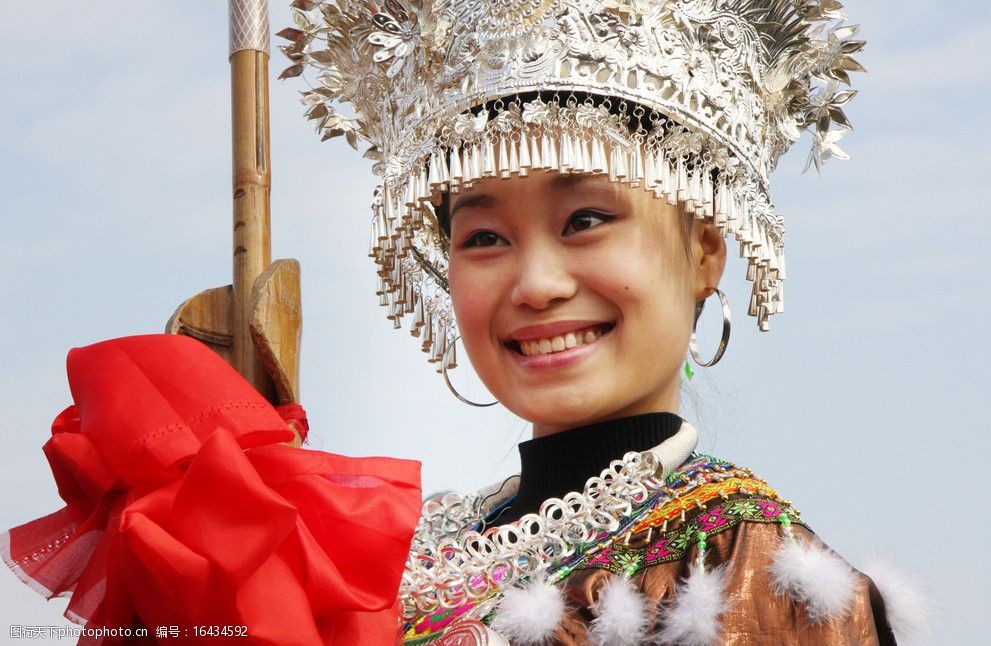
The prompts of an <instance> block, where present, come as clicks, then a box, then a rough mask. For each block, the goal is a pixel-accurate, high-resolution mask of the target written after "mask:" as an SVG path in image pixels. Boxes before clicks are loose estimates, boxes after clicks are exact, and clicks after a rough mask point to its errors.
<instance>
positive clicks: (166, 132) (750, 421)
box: [0, 0, 991, 644]
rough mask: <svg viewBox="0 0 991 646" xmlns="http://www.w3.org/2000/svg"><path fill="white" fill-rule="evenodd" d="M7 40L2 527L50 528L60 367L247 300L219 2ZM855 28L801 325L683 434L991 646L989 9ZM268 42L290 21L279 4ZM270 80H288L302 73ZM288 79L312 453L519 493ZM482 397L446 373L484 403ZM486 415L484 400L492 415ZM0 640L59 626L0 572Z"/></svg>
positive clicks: (347, 158)
mask: <svg viewBox="0 0 991 646" xmlns="http://www.w3.org/2000/svg"><path fill="white" fill-rule="evenodd" d="M8 5H10V6H6V7H5V11H4V19H3V21H2V23H0V79H2V86H0V87H2V90H0V91H2V100H0V250H2V253H0V267H2V269H3V275H4V280H3V281H2V284H3V301H4V303H5V305H4V310H3V314H2V315H0V338H2V339H3V344H4V346H3V358H4V366H3V369H2V371H0V393H2V395H0V426H2V428H3V438H4V444H5V450H4V451H3V452H2V454H0V474H2V475H0V479H2V480H0V482H2V485H3V486H2V494H0V501H2V502H0V525H2V526H4V527H9V526H11V525H15V524H19V523H22V522H25V521H28V520H30V519H33V518H35V517H37V516H40V515H44V514H47V513H50V512H52V511H55V510H56V509H57V508H58V507H59V506H60V501H59V499H58V496H57V493H56V491H55V487H54V484H53V482H52V478H51V474H50V472H49V469H48V466H47V464H46V463H45V461H44V458H43V456H42V453H41V445H42V444H43V443H44V441H45V439H46V437H47V436H48V434H49V431H48V428H49V425H50V423H51V420H52V419H53V418H54V416H55V415H56V414H57V413H58V412H59V411H60V410H61V409H62V408H63V407H64V406H65V405H67V404H68V403H69V402H70V400H69V394H68V389H67V387H66V382H65V374H64V358H65V353H66V351H67V349H68V348H70V347H73V346H78V345H85V344H88V343H91V342H95V341H98V340H101V339H105V338H109V337H114V336H122V335H126V334H135V333H146V332H155V331H160V330H161V329H162V327H163V325H164V323H165V321H166V320H167V319H168V317H169V315H170V314H171V313H172V311H173V309H174V308H175V307H176V306H177V305H178V304H179V303H180V302H181V301H183V300H184V299H186V298H188V297H189V296H191V295H193V294H195V293H197V292H199V291H201V290H203V289H206V288H208V287H214V286H218V285H222V284H225V283H227V282H229V280H230V278H229V272H230V267H229V244H230V242H229V237H228V236H229V234H228V230H229V227H230V204H229V197H228V196H229V181H230V180H229V173H230V171H229V168H230V161H229V136H230V135H229V130H230V125H229V116H228V114H229V88H228V68H227V62H226V58H227V35H226V34H227V27H226V3H222V2H218V1H214V2H202V1H198V2H194V1H191V0H187V1H184V2H179V1H174V2H142V3H77V2H68V1H52V2H45V3H42V4H41V5H37V6H35V5H32V4H29V3H20V4H16V5H14V4H13V3H8ZM847 9H848V10H849V13H850V14H851V16H852V17H853V18H854V19H855V20H854V22H860V23H862V24H863V25H864V27H863V32H862V34H863V36H864V37H865V38H866V39H867V40H868V42H869V45H868V49H867V50H866V51H865V52H864V53H863V55H862V56H861V61H862V62H863V63H864V65H865V66H866V67H867V68H868V69H869V74H867V75H859V76H858V78H857V82H856V87H857V88H858V89H859V90H860V95H859V96H858V97H857V99H856V100H855V101H854V102H853V104H852V105H851V106H850V108H849V110H848V115H849V116H850V118H851V119H852V120H853V122H854V125H855V126H856V128H857V129H856V131H855V132H854V133H852V134H850V135H849V136H848V137H847V138H846V139H845V140H844V144H845V148H846V149H847V151H848V152H850V153H851V154H852V155H853V160H852V161H849V162H830V163H829V164H827V166H826V168H825V169H824V171H823V174H822V177H821V178H818V177H816V176H815V175H814V174H807V175H805V176H802V175H801V173H800V171H801V168H802V165H803V162H804V155H805V152H806V149H807V146H808V141H806V140H802V141H801V142H800V143H799V144H798V146H797V149H796V150H795V151H794V153H793V154H791V155H789V156H788V157H787V158H786V159H785V160H783V161H782V164H781V167H780V169H779V171H778V173H777V175H776V177H775V187H774V197H775V201H776V203H777V206H778V208H779V209H780V211H781V212H783V213H784V215H785V218H786V221H787V225H788V234H787V238H786V249H787V254H788V270H789V277H788V281H787V283H786V303H787V309H786V312H785V313H784V314H781V315H780V316H777V317H775V319H774V320H773V329H772V332H770V333H769V334H759V333H758V332H757V331H756V328H755V326H753V324H752V321H750V320H749V319H748V317H746V316H745V315H744V314H743V310H744V306H743V304H744V303H745V301H746V295H747V292H748V290H747V288H746V286H745V285H744V283H743V281H742V280H741V278H740V276H741V274H742V270H743V266H742V264H741V263H740V262H739V261H736V262H733V263H731V265H730V267H729V269H728V272H727V280H726V286H727V292H728V294H729V296H730V299H731V304H732V305H733V306H734V308H735V309H734V311H735V312H736V317H735V318H736V321H737V326H736V327H735V328H734V331H733V338H732V341H731V343H730V347H729V350H728V352H727V355H726V358H725V359H724V360H723V362H722V363H721V364H720V365H719V366H718V367H717V368H715V369H712V370H709V371H704V370H699V371H698V372H699V376H698V377H696V380H695V383H694V384H693V386H692V388H693V390H694V395H693V397H692V400H693V402H696V403H689V404H688V405H686V406H685V408H684V409H683V411H682V412H683V414H684V415H685V416H686V417H688V418H689V419H691V420H692V421H693V422H694V423H695V424H696V426H697V427H698V428H699V430H700V432H701V433H702V436H703V440H702V448H703V449H705V450H707V451H711V452H714V453H717V454H719V455H722V456H725V457H728V458H731V459H734V460H736V461H738V462H740V463H742V464H747V465H749V466H751V467H753V468H754V470H755V471H756V472H757V473H759V474H761V475H762V476H763V477H765V478H766V479H768V480H769V481H770V482H771V484H772V485H774V486H775V487H777V488H778V490H779V491H780V492H781V493H782V494H783V495H785V496H786V497H788V498H790V499H791V500H793V501H795V503H796V505H797V506H798V507H799V508H801V509H802V510H803V512H804V515H805V517H806V518H807V520H808V522H809V523H810V524H811V525H812V527H813V528H814V529H815V530H816V531H818V532H819V533H820V534H821V535H822V536H823V537H824V538H825V539H826V541H827V542H829V543H830V544H831V545H832V546H833V547H835V548H836V549H837V550H839V551H840V552H841V553H842V554H844V555H845V556H846V557H847V558H848V559H849V560H850V561H851V562H852V563H853V564H854V565H857V564H858V563H863V561H864V560H865V559H866V557H867V556H868V554H869V553H870V552H871V551H872V550H876V549H881V548H890V549H892V550H893V551H894V553H895V554H896V556H897V558H898V559H899V560H900V561H901V562H902V563H903V565H904V566H905V567H906V568H908V569H910V570H912V571H914V572H916V573H918V574H919V575H920V576H922V577H923V578H925V579H926V580H927V581H928V582H929V583H930V585H931V587H932V590H933V593H934V595H935V596H936V597H937V598H938V599H939V600H940V603H941V604H942V606H943V608H944V611H943V617H942V620H941V622H940V624H939V625H938V627H937V637H936V638H935V639H934V640H933V641H932V642H931V643H934V644H950V643H953V644H957V643H961V644H963V643H980V642H981V641H982V640H981V638H979V637H978V635H981V634H988V633H989V632H991V619H989V618H988V615H987V612H986V608H987V606H988V601H989V600H988V595H987V593H986V592H985V590H986V589H987V580H988V578H989V577H991V566H989V564H988V559H987V557H986V556H985V555H984V548H983V542H982V540H981V539H982V538H983V537H984V536H985V535H986V534H987V532H988V530H989V529H991V522H989V520H988V515H987V514H986V512H985V509H984V507H985V505H984V504H983V502H982V501H981V499H980V496H981V495H983V492H984V489H985V488H986V486H985V484H984V483H985V481H984V480H983V477H982V475H983V474H982V470H983V469H984V468H985V467H983V466H982V465H983V464H984V460H985V459H986V456H987V454H988V451H989V448H991V446H989V445H991V442H989V440H988V424H987V421H986V416H985V415H984V413H983V412H982V411H981V410H980V408H979V407H980V406H982V405H984V403H986V400H987V393H988V391H989V388H988V385H989V378H988V377H989V375H988V372H989V371H988V365H989V359H991V356H989V354H991V353H989V350H988V347H987V332H988V324H987V321H988V320H989V319H991V307H989V304H988V302H989V298H991V289H989V287H991V281H989V271H988V269H987V254H988V251H987V249H988V248H989V242H991V236H989V234H988V224H989V221H988V216H989V215H991V214H989V206H988V205H989V204H991V190H989V184H991V182H989V181H988V179H987V177H986V176H987V173H988V169H989V168H991V163H989V162H991V156H989V153H988V121H989V116H991V115H989V111H988V107H987V104H988V101H989V100H991V91H989V87H991V82H989V81H991V78H989V77H991V65H989V63H988V60H989V59H991V57H989V56H988V54H987V51H986V48H987V43H989V42H991V18H989V17H988V12H987V7H986V4H985V3H983V2H978V1H971V2H964V1H958V2H936V1H934V0H929V1H920V0H902V1H897V0H871V1H870V2H866V1H860V2H854V1H851V2H848V3H847ZM272 13H273V25H274V26H275V29H273V31H277V30H278V28H280V27H281V26H284V25H288V24H289V18H288V11H287V10H286V9H285V7H283V6H282V5H281V4H273V6H272ZM283 66H284V65H283V62H282V60H281V59H280V58H279V57H276V59H275V61H274V63H273V65H272V70H271V71H272V73H273V78H274V76H275V75H276V74H277V73H278V71H279V70H280V69H281V68H282V67H283ZM300 87H301V86H300V82H299V81H298V80H296V81H292V82H288V83H279V82H273V87H272V97H271V105H272V138H273V142H272V155H273V196H272V212H273V252H274V255H275V256H276V257H295V258H298V259H299V260H300V261H301V263H302V267H303V281H304V285H303V300H304V310H305V311H304V316H305V323H304V328H305V332H304V337H303V343H304V345H303V373H302V392H303V403H304V405H305V406H306V407H307V409H308V411H309V415H310V421H311V426H312V428H313V431H312V436H313V443H312V445H313V446H314V447H316V448H324V449H327V450H331V451H334V452H339V453H344V454H350V455H365V454H389V455H396V456H402V457H414V458H418V459H422V460H423V462H424V476H425V487H426V488H427V489H429V490H435V489H440V488H457V489H470V488H473V487H477V486H481V485H483V484H486V483H488V482H490V481H493V480H495V479H497V478H500V477H502V476H503V475H506V474H508V473H510V472H512V471H513V470H514V469H515V468H516V466H517V460H516V455H515V448H514V446H515V443H516V441H517V440H519V439H521V438H522V437H525V436H526V434H527V430H526V425H525V424H524V423H523V422H521V421H519V420H517V419H515V418H513V417H512V416H511V415H509V414H508V413H506V412H505V411H499V410H486V411H477V410H474V409H469V408H467V407H466V406H464V405H463V404H460V403H459V402H457V401H456V400H455V399H454V398H453V397H451V396H450V395H449V394H448V392H447V391H446V389H445V387H444V384H443V381H442V380H441V379H440V378H439V376H437V375H435V374H434V373H433V371H432V369H431V368H430V367H429V366H428V365H427V364H426V362H425V361H424V359H423V356H422V355H421V354H420V353H419V352H418V351H417V346H418V344H416V343H414V342H413V341H412V340H411V339H409V337H408V335H407V334H406V332H401V333H396V332H394V331H393V330H392V329H391V324H389V322H387V321H386V320H385V317H384V315H383V312H382V310H380V309H379V308H377V307H376V299H375V296H374V293H373V285H374V274H373V266H372V265H371V262H370V261H369V260H368V259H367V258H366V257H365V251H366V249H365V245H366V244H367V240H368V236H367V223H368V219H369V215H368V198H369V195H370V192H371V189H372V186H373V181H372V177H371V175H370V173H369V172H368V169H367V163H366V162H365V161H364V160H362V159H361V158H360V155H359V154H357V153H354V152H353V151H351V150H350V149H349V148H347V147H346V145H344V144H341V143H339V142H330V143H323V144H320V143H319V142H318V140H317V137H316V136H315V135H314V134H313V132H312V131H311V129H310V126H309V125H308V124H307V123H305V122H304V120H303V118H302V116H301V115H302V108H301V106H300V105H299V104H298V102H297V91H298V90H299V89H300ZM466 377H467V375H466V374H461V375H456V378H460V379H465V378H466ZM479 396H482V395H481V394H480V395H479ZM0 599H2V601H0V631H3V632H2V635H3V636H4V637H3V639H5V638H6V636H7V635H8V634H9V632H8V631H9V628H8V626H9V625H10V624H27V625H55V624H57V623H60V622H61V621H62V620H61V619H60V618H59V615H60V612H61V608H62V607H64V604H59V603H51V604H46V603H45V602H43V601H42V600H41V599H40V598H38V597H37V596H36V595H34V593H32V592H30V591H29V590H27V588H25V587H24V586H22V585H20V584H19V583H18V582H17V580H16V579H15V578H14V577H13V576H12V575H10V574H9V573H0Z"/></svg>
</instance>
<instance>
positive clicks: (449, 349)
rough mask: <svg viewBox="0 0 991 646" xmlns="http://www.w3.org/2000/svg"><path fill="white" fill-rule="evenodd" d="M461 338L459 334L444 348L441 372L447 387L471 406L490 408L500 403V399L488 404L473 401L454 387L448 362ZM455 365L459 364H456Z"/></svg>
mask: <svg viewBox="0 0 991 646" xmlns="http://www.w3.org/2000/svg"><path fill="white" fill-rule="evenodd" d="M460 338H461V335H460V334H459V335H458V336H456V337H454V338H453V339H452V340H451V343H450V345H448V346H447V349H445V350H444V358H443V359H441V361H442V363H441V369H440V372H441V374H442V375H444V383H446V384H447V389H448V390H450V391H451V394H452V395H454V396H455V397H457V398H458V399H460V400H461V401H463V402H464V403H466V404H468V405H469V406H474V407H475V408H488V407H489V406H495V405H496V404H498V403H499V401H498V400H496V401H494V402H490V403H488V404H479V403H478V402H473V401H472V400H470V399H467V398H466V397H462V396H461V393H459V392H458V391H457V389H455V388H454V384H452V383H451V378H450V377H448V376H447V366H448V363H449V362H448V357H449V356H451V354H452V353H453V352H454V344H455V343H457V342H458V339H460ZM455 365H457V364H455Z"/></svg>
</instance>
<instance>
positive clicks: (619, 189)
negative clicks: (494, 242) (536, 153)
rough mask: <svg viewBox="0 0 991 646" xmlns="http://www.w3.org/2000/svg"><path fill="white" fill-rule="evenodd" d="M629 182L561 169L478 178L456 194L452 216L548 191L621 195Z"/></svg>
mask: <svg viewBox="0 0 991 646" xmlns="http://www.w3.org/2000/svg"><path fill="white" fill-rule="evenodd" d="M624 188H626V187H625V186H620V185H618V184H616V183H614V182H611V181H609V177H608V176H607V175H605V174H595V175H592V174H572V173H567V174H561V173H557V172H542V171H536V172H532V173H530V174H529V175H527V176H525V177H520V176H514V177H511V178H509V179H502V178H494V177H493V178H486V179H484V180H482V181H479V182H477V183H476V184H475V185H474V186H473V187H472V188H471V190H467V191H461V192H460V193H458V194H457V195H455V196H453V198H454V199H453V200H452V207H451V217H452V218H453V216H454V214H455V213H456V212H457V211H458V209H461V208H466V207H469V206H481V207H492V206H497V205H498V204H500V203H502V202H511V201H513V200H514V199H518V198H522V197H524V196H526V197H530V196H532V195H534V194H546V195H548V196H553V197H559V196H560V195H562V194H573V193H575V192H580V193H581V194H583V195H584V194H595V195H597V196H601V197H612V198H615V199H618V198H619V197H621V196H622V194H623V189H624Z"/></svg>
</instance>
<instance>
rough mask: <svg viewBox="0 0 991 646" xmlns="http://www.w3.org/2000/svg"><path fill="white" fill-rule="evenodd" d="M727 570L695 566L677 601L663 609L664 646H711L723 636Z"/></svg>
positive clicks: (667, 604) (661, 641) (662, 640)
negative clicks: (669, 645)
mask: <svg viewBox="0 0 991 646" xmlns="http://www.w3.org/2000/svg"><path fill="white" fill-rule="evenodd" d="M725 589H726V568H725V567H718V568H714V569H711V570H709V569H703V568H700V567H699V566H698V564H695V565H693V566H692V568H691V571H690V573H689V575H688V578H687V579H685V581H683V582H682V583H680V584H678V587H677V589H676V590H675V594H674V598H673V599H671V601H670V602H668V603H666V604H664V605H663V606H662V607H661V622H662V624H663V626H664V627H663V628H662V629H661V632H660V633H658V635H657V638H658V641H659V642H660V643H662V644H677V645H678V646H711V645H712V644H718V643H719V642H720V637H721V634H722V629H723V625H722V621H720V618H719V615H721V614H722V612H723V610H725V609H726V597H725V595H724V591H725Z"/></svg>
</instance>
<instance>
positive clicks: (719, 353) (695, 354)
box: [688, 287, 731, 368]
mask: <svg viewBox="0 0 991 646" xmlns="http://www.w3.org/2000/svg"><path fill="white" fill-rule="evenodd" d="M712 290H713V292H714V293H715V294H716V295H717V296H719V303H720V304H721V305H722V306H723V336H722V338H721V339H719V347H718V348H716V354H715V356H713V357H712V359H710V360H709V361H708V363H706V362H704V361H702V359H700V358H699V349H698V345H696V343H695V329H696V328H697V327H698V324H699V319H700V318H702V308H704V307H705V299H704V298H703V299H702V300H700V301H698V302H697V303H695V323H694V324H693V325H692V338H691V340H690V341H689V342H688V351H689V352H691V354H692V359H694V360H695V363H697V364H698V365H700V366H702V367H703V368H709V367H712V366H714V365H716V364H717V363H719V360H720V359H722V358H723V353H724V352H726V346H727V344H729V333H730V323H731V321H730V313H729V300H727V298H726V294H724V293H722V292H721V291H719V290H718V289H716V288H715V287H713V288H712Z"/></svg>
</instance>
